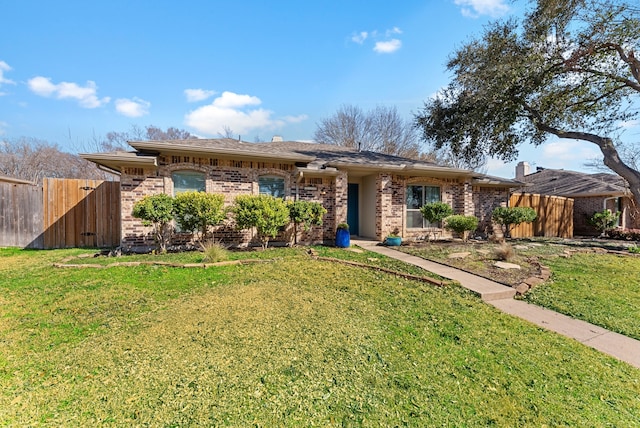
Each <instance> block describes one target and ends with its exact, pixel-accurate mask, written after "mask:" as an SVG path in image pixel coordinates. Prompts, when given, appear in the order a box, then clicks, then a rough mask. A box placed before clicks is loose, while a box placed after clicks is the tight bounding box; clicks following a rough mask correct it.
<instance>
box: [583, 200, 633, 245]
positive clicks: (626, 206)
mask: <svg viewBox="0 0 640 428" xmlns="http://www.w3.org/2000/svg"><path fill="white" fill-rule="evenodd" d="M605 200H607V201H606V208H607V209H610V210H612V211H617V210H618V207H617V206H616V203H615V199H611V197H604V196H598V197H591V198H574V202H573V229H574V234H575V235H586V236H596V235H598V234H599V233H600V232H598V230H596V228H595V227H593V226H592V225H591V224H589V218H591V216H593V214H594V213H596V212H601V211H602V210H603V209H605ZM621 208H622V212H623V216H622V218H621V226H622V227H623V228H625V229H638V228H640V216H639V215H638V213H636V209H635V207H634V206H633V204H632V200H631V199H630V198H627V197H623V198H622V207H621Z"/></svg>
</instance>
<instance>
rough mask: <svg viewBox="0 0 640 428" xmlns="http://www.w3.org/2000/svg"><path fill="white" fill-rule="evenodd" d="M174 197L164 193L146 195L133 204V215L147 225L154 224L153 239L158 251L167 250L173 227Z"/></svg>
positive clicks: (163, 251) (164, 251)
mask: <svg viewBox="0 0 640 428" xmlns="http://www.w3.org/2000/svg"><path fill="white" fill-rule="evenodd" d="M173 205H174V199H173V198H172V197H171V196H169V195H166V194H164V193H160V194H157V195H150V196H145V197H144V198H142V199H141V200H139V201H138V202H136V203H135V204H134V205H133V212H132V215H133V216H134V217H135V218H139V219H140V220H142V224H143V225H145V226H153V239H154V242H155V243H156V251H159V252H160V253H166V252H167V245H168V244H169V241H170V240H171V233H172V231H173V227H172V225H171V221H172V220H173Z"/></svg>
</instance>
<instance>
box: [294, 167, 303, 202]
mask: <svg viewBox="0 0 640 428" xmlns="http://www.w3.org/2000/svg"><path fill="white" fill-rule="evenodd" d="M303 176H304V173H303V172H302V171H298V178H297V180H296V198H295V200H296V201H297V200H299V199H300V182H301V181H302V177H303Z"/></svg>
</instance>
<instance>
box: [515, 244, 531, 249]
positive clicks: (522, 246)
mask: <svg viewBox="0 0 640 428" xmlns="http://www.w3.org/2000/svg"><path fill="white" fill-rule="evenodd" d="M513 248H515V249H516V250H528V249H529V247H527V246H526V245H514V246H513Z"/></svg>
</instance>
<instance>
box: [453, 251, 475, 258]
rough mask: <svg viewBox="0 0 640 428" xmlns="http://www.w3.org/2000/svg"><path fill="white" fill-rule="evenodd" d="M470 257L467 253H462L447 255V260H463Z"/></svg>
mask: <svg viewBox="0 0 640 428" xmlns="http://www.w3.org/2000/svg"><path fill="white" fill-rule="evenodd" d="M470 255H471V253H469V252H464V253H451V254H449V256H448V257H449V258H450V259H464V258H466V257H469V256H470Z"/></svg>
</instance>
